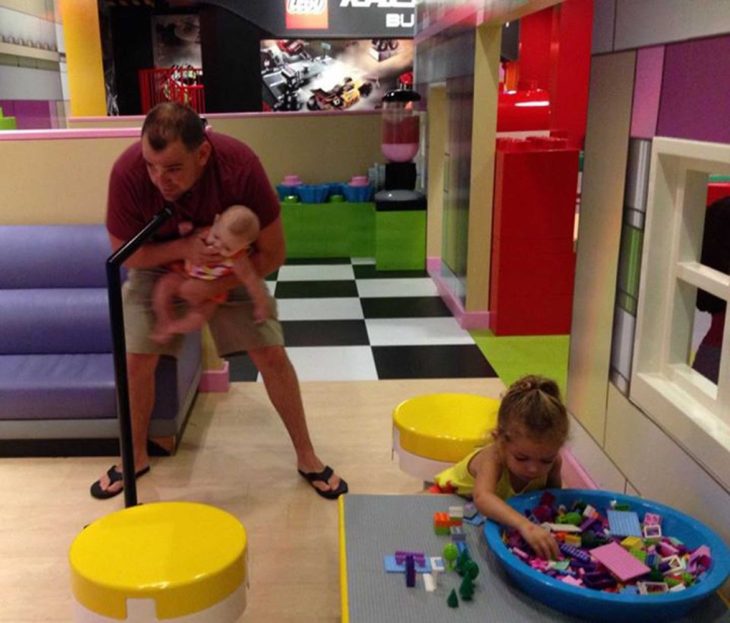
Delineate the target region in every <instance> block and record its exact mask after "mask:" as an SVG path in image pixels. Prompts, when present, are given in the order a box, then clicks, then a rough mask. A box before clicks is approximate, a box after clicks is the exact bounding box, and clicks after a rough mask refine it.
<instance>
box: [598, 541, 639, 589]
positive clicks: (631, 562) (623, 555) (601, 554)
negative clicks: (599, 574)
mask: <svg viewBox="0 0 730 623" xmlns="http://www.w3.org/2000/svg"><path fill="white" fill-rule="evenodd" d="M591 556H593V558H595V559H596V560H597V561H598V562H600V563H601V564H602V565H603V566H604V567H606V569H608V570H609V571H610V572H611V573H612V574H613V575H615V576H616V577H617V578H618V579H619V580H621V581H622V582H626V581H627V580H630V579H632V578H635V577H638V576H640V575H644V574H645V573H649V572H650V571H651V569H649V567H647V566H646V565H645V564H643V563H642V562H640V561H639V560H638V559H636V558H634V557H633V556H632V555H631V554H630V553H629V552H627V551H626V550H625V549H624V548H623V547H621V546H620V545H619V544H618V543H615V542H614V543H609V544H608V545H602V546H601V547H596V548H595V549H592V550H591Z"/></svg>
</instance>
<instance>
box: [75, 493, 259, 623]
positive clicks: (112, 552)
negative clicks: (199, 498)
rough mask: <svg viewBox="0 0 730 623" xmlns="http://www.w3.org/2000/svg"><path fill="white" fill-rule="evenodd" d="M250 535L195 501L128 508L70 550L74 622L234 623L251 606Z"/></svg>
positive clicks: (227, 516) (224, 514)
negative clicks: (248, 593)
mask: <svg viewBox="0 0 730 623" xmlns="http://www.w3.org/2000/svg"><path fill="white" fill-rule="evenodd" d="M246 544H247V541H246V531H245V529H244V527H243V525H242V524H241V523H240V522H239V521H238V519H236V518H235V517H234V516H233V515H231V514H229V513H227V512H225V511H222V510H220V509H218V508H215V507H213V506H207V505H205V504H197V503H193V502H158V503H154V504H144V505H141V506H133V507H131V508H126V509H124V510H121V511H117V512H115V513H111V514H110V515H106V516H104V517H102V518H101V519H98V520H96V521H94V522H93V523H91V524H90V525H88V526H87V527H86V528H85V529H84V530H83V532H81V533H80V534H79V535H78V536H77V537H76V539H74V542H73V543H72V545H71V549H70V551H69V562H70V565H71V587H72V591H73V594H74V597H75V601H76V603H75V621H77V622H79V623H80V622H83V623H107V622H113V621H130V622H131V621H134V622H135V623H151V622H154V621H181V622H182V621H184V623H198V622H201V623H202V622H203V621H207V622H210V621H215V622H216V623H234V622H235V621H238V619H239V618H240V616H241V614H242V613H243V611H244V609H245V607H246V584H247V547H246Z"/></svg>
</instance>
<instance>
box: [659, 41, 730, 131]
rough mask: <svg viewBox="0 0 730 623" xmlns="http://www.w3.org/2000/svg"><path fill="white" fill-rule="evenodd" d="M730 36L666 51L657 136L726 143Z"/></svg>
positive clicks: (729, 115) (729, 106) (729, 114)
mask: <svg viewBox="0 0 730 623" xmlns="http://www.w3.org/2000/svg"><path fill="white" fill-rule="evenodd" d="M728 59H730V36H727V35H726V36H722V37H712V38H709V39H694V40H692V41H685V42H682V43H673V44H671V45H668V46H667V47H666V52H665V54H664V72H663V79H662V88H661V104H660V106H659V120H658V123H657V131H656V134H657V136H669V137H672V138H684V139H689V140H695V141H709V142H713V143H730V124H729V123H728V119H729V118H730V71H728V68H729V67H730V66H729V65H728Z"/></svg>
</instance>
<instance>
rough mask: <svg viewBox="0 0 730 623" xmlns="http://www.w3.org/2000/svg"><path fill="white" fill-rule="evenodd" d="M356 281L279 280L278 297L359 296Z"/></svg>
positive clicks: (277, 286) (277, 285)
mask: <svg viewBox="0 0 730 623" xmlns="http://www.w3.org/2000/svg"><path fill="white" fill-rule="evenodd" d="M357 295H358V294H357V284H356V283H355V282H354V281H347V280H343V281H279V282H277V284H276V298H278V299H306V298H335V297H340V298H341V297H348V298H357Z"/></svg>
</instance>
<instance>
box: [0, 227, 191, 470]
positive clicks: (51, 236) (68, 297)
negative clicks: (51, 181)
mask: <svg viewBox="0 0 730 623" xmlns="http://www.w3.org/2000/svg"><path fill="white" fill-rule="evenodd" d="M110 252H111V250H110V246H109V239H108V237H107V234H106V230H105V228H104V227H103V226H102V225H29V226H0V455H5V456H13V455H28V454H50V455H53V454H106V453H114V452H116V439H117V437H118V434H119V425H118V422H117V418H116V400H115V391H114V365H113V360H112V354H111V351H112V341H111V331H110V326H109V310H108V299H107V289H106V273H105V260H106V258H107V257H108V256H109V254H110ZM200 372H201V341H200V335H199V334H191V335H190V336H188V337H187V339H186V343H185V347H184V350H183V353H182V355H181V356H180V357H179V358H178V359H174V358H172V357H163V358H162V359H161V361H160V365H159V366H158V370H157V386H158V392H157V401H156V404H155V407H154V411H153V414H152V421H151V424H150V436H151V437H155V438H164V439H166V440H167V445H168V449H170V448H174V445H175V441H176V440H177V439H178V438H179V436H180V434H181V432H182V429H183V427H184V424H185V420H186V417H187V413H188V411H189V409H190V406H191V404H192V401H193V399H194V397H195V394H196V391H197V386H198V381H199V379H200Z"/></svg>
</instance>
